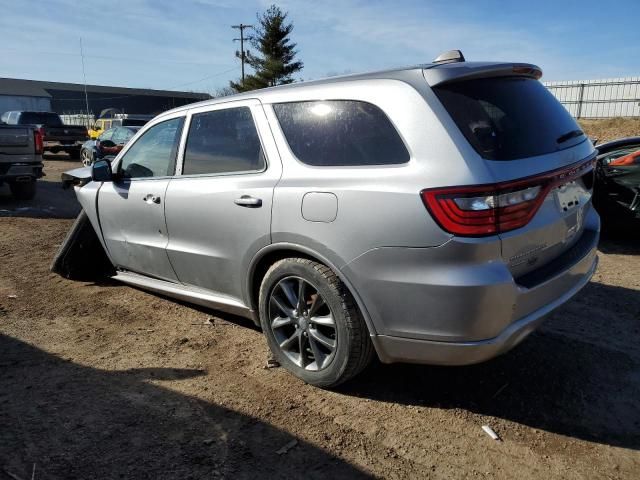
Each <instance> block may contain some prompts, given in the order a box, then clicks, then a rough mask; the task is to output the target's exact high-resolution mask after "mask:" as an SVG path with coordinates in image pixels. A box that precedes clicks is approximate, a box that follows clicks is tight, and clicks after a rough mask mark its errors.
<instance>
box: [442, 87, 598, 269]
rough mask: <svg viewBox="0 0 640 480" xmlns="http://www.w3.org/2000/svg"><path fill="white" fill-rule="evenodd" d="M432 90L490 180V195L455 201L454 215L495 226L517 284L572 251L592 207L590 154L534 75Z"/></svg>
mask: <svg viewBox="0 0 640 480" xmlns="http://www.w3.org/2000/svg"><path fill="white" fill-rule="evenodd" d="M433 90H434V92H435V93H436V96H437V97H438V98H439V100H440V101H441V103H442V104H443V105H444V107H445V109H446V110H447V112H448V113H449V115H450V116H451V118H452V120H453V122H454V123H455V126H456V127H457V128H458V129H459V131H460V132H461V133H462V134H463V137H464V138H462V139H461V141H464V140H465V139H466V141H467V142H468V143H469V144H470V145H471V146H472V147H473V149H474V150H475V152H476V153H477V157H476V159H475V160H474V159H473V158H469V161H475V162H479V163H482V164H483V165H484V167H485V168H486V169H488V170H489V172H490V173H491V177H492V178H493V179H494V180H495V182H496V184H495V185H494V186H493V187H492V188H493V189H494V190H495V191H496V192H497V194H496V196H495V197H490V198H489V197H481V198H472V200H473V201H475V203H473V202H472V201H470V200H469V199H467V200H466V201H460V203H459V206H460V208H462V209H463V210H462V212H458V213H461V214H462V215H463V216H467V215H468V216H470V217H473V218H478V219H480V220H472V221H471V222H479V221H481V220H482V221H487V219H491V220H489V221H493V222H495V224H496V228H495V233H498V235H499V237H500V240H501V246H502V257H503V260H504V262H505V263H506V264H507V265H508V266H509V269H510V270H511V272H512V274H513V276H514V278H515V279H516V281H518V279H519V278H520V277H522V276H524V275H526V274H529V273H531V272H533V271H534V270H536V269H538V268H540V267H542V266H544V265H546V264H549V263H550V262H552V261H554V260H555V259H558V258H559V257H561V256H563V254H564V253H565V252H568V251H569V250H570V249H572V247H574V245H576V244H577V242H579V240H580V238H581V236H582V234H583V230H584V219H585V217H586V215H587V213H588V212H589V209H590V208H591V193H592V189H593V166H594V165H593V162H594V158H595V150H594V148H593V145H592V144H591V142H590V141H589V140H588V139H587V137H586V135H584V133H583V132H582V131H581V130H580V127H579V125H578V124H577V123H576V122H575V120H574V119H573V118H572V117H571V116H570V115H569V113H568V112H567V111H566V109H565V108H564V107H563V106H562V105H561V104H560V103H559V102H558V101H557V100H556V99H555V97H553V95H552V94H551V93H549V92H548V90H547V89H546V88H545V87H544V86H543V85H542V84H541V83H540V82H538V81H537V80H536V79H534V78H527V77H517V76H503V77H491V78H480V79H472V80H461V81H453V82H449V83H446V84H444V85H436V86H434V87H433ZM452 134H453V135H454V136H456V135H455V132H452ZM457 137H460V135H459V134H458V135H457ZM481 190H482V189H481ZM465 209H466V210H465ZM483 212H486V213H483ZM489 215H491V216H489ZM567 255H569V253H567Z"/></svg>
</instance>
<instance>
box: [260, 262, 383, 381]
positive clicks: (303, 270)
mask: <svg viewBox="0 0 640 480" xmlns="http://www.w3.org/2000/svg"><path fill="white" fill-rule="evenodd" d="M289 278H292V279H296V280H298V279H303V280H304V281H306V282H307V283H308V284H309V285H310V286H311V287H312V288H313V289H314V290H315V291H316V293H317V294H318V295H320V296H321V297H322V299H323V300H324V304H325V305H326V306H327V307H328V308H329V310H330V312H329V313H330V315H331V317H332V318H333V321H334V325H335V326H334V327H332V328H334V330H335V336H336V338H335V349H334V350H333V353H332V354H331V360H330V362H329V363H328V365H326V366H323V367H322V368H320V369H318V370H315V371H311V370H307V369H305V368H303V367H301V366H299V365H298V364H296V363H295V362H294V361H292V360H291V359H290V357H289V356H288V355H287V353H285V351H283V350H282V349H281V348H280V345H279V343H278V341H277V340H276V336H275V335H276V334H275V333H274V331H273V329H272V328H271V319H270V313H269V312H270V304H271V295H272V293H274V289H275V288H276V286H278V284H279V283H280V282H281V281H282V280H287V279H289ZM258 302H259V314H260V323H261V326H262V329H263V331H264V334H265V336H266V337H267V343H268V345H269V348H270V349H271V351H272V353H273V355H274V356H275V358H276V360H277V361H278V362H279V363H280V365H282V366H283V367H284V368H285V369H287V370H288V371H289V372H291V373H292V374H293V375H295V376H296V377H298V378H300V379H301V380H303V381H304V382H306V383H309V384H311V385H315V386H318V387H324V388H331V387H335V386H337V385H339V384H341V383H343V382H346V381H347V380H349V379H351V378H353V377H354V376H356V375H357V374H358V373H360V372H361V371H362V370H364V368H365V367H366V366H367V365H368V364H369V362H370V361H371V359H372V357H373V345H372V343H371V340H370V339H369V332H368V329H367V326H366V325H365V323H364V320H363V318H362V315H361V314H360V311H359V310H358V307H357V306H356V304H355V301H354V300H353V297H352V296H351V293H350V292H349V290H348V289H347V288H346V286H345V285H344V284H343V283H342V281H341V280H340V279H339V278H338V276H337V275H336V274H335V273H334V272H333V270H331V269H330V268H329V267H327V266H326V265H323V264H321V263H318V262H315V261H312V260H309V259H306V258H286V259H283V260H280V261H278V262H276V263H274V264H273V265H272V266H271V268H269V270H268V271H267V273H266V274H265V276H264V278H263V280H262V284H261V286H260V295H259V300H258ZM306 308H307V307H305V309H306ZM310 315H311V314H310ZM295 328H296V330H297V329H298V327H297V326H296V327H295ZM294 333H295V332H294ZM309 335H311V334H309ZM305 336H306V335H305ZM309 351H310V350H309Z"/></svg>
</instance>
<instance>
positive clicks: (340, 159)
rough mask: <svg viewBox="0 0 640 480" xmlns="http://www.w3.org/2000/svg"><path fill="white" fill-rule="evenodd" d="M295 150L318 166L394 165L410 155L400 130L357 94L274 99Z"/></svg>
mask: <svg viewBox="0 0 640 480" xmlns="http://www.w3.org/2000/svg"><path fill="white" fill-rule="evenodd" d="M273 109H274V111H275V113H276V116H277V117H278V121H279V122H280V126H281V127H282V131H283V133H284V136H285V137H286V139H287V142H289V147H290V148H291V151H292V152H293V154H294V155H295V156H296V157H297V158H298V159H299V160H300V161H301V162H303V163H306V164H307V165H313V166H341V167H344V166H362V165H393V164H399V163H406V162H408V161H409V152H408V151H407V148H406V147H405V145H404V143H403V142H402V139H401V138H400V135H398V132H397V131H396V129H395V128H394V126H393V125H392V124H391V122H390V120H389V119H388V118H387V116H386V115H385V114H384V112H383V111H382V110H380V108H378V107H376V106H375V105H372V104H371V103H367V102H360V101H355V100H326V101H307V102H291V103H279V104H275V105H273Z"/></svg>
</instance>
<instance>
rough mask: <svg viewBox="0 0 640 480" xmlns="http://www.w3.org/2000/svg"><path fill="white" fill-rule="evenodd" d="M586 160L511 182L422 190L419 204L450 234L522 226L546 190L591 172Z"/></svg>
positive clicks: (477, 234)
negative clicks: (422, 204)
mask: <svg viewBox="0 0 640 480" xmlns="http://www.w3.org/2000/svg"><path fill="white" fill-rule="evenodd" d="M593 165H594V161H593V160H589V161H587V162H582V163H580V164H578V165H572V166H570V167H568V168H564V169H560V170H554V171H552V172H548V173H545V174H543V175H538V176H535V177H529V178H525V179H522V180H516V181H513V182H504V183H498V184H493V185H478V186H469V187H446V188H435V189H428V190H423V191H422V192H421V193H420V196H421V197H422V201H423V202H424V204H425V206H426V207H427V209H428V210H429V212H430V213H431V215H432V216H433V218H434V219H435V221H436V222H437V223H438V224H439V225H440V227H442V228H443V229H444V230H446V231H447V232H449V233H452V234H454V235H459V236H464V237H483V236H488V235H495V234H498V233H503V232H508V231H510V230H515V229H517V228H521V227H524V226H525V225H526V224H527V223H529V222H530V221H531V219H532V218H533V216H534V215H535V214H536V212H537V211H538V209H539V208H540V205H542V202H544V199H545V198H546V196H547V195H548V193H549V191H550V190H551V189H552V188H554V187H556V186H558V185H562V184H565V183H567V182H570V181H572V180H575V179H576V178H578V177H580V176H582V175H584V174H585V173H586V172H587V171H588V170H591V169H593Z"/></svg>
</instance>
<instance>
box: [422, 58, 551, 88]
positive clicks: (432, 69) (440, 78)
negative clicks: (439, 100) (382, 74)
mask: <svg viewBox="0 0 640 480" xmlns="http://www.w3.org/2000/svg"><path fill="white" fill-rule="evenodd" d="M423 73H424V78H425V79H426V80H427V83H428V84H429V85H430V86H432V87H435V86H436V85H443V84H446V83H453V82H462V81H466V80H476V79H480V78H492V77H514V76H515V77H528V78H534V79H536V80H538V79H540V77H542V69H541V68H540V67H538V66H537V65H533V64H531V63H489V62H454V63H444V64H431V65H427V66H425V67H424V69H423Z"/></svg>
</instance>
